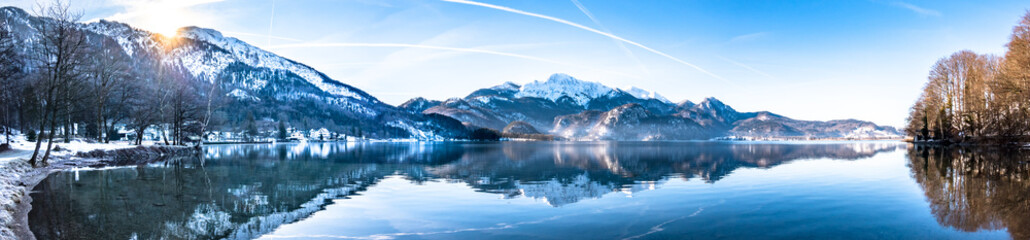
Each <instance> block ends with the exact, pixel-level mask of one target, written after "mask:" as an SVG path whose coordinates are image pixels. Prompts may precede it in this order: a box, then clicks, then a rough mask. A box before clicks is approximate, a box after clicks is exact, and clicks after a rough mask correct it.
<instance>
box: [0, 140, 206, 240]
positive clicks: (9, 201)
mask: <svg viewBox="0 0 1030 240" xmlns="http://www.w3.org/2000/svg"><path fill="white" fill-rule="evenodd" d="M66 153H67V154H62V155H59V156H54V158H52V159H50V163H49V165H47V166H45V167H36V168H34V167H32V166H30V165H29V164H28V163H27V162H26V161H25V160H24V159H20V158H19V159H13V160H11V161H7V162H4V163H0V169H3V172H0V206H2V207H3V211H2V212H0V221H3V222H4V223H3V224H2V226H0V238H2V239H35V235H34V234H33V233H32V230H31V229H30V228H29V221H28V218H29V212H30V211H32V197H31V192H32V189H34V188H35V187H36V185H38V184H39V183H40V182H42V181H43V179H46V177H47V176H50V174H52V173H56V172H60V171H63V170H67V169H72V168H77V167H102V166H125V165H134V164H147V163H153V162H158V161H162V160H167V159H170V158H174V157H184V156H187V155H194V154H196V153H197V150H195V149H194V148H190V147H185V146H156V145H151V146H136V147H132V148H122V149H113V150H103V149H97V150H92V151H88V152H83V151H79V152H74V153H70V152H66Z"/></svg>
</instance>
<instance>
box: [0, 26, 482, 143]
mask: <svg viewBox="0 0 1030 240" xmlns="http://www.w3.org/2000/svg"><path fill="white" fill-rule="evenodd" d="M0 23H3V26H6V27H8V28H9V30H11V33H12V34H11V35H12V37H13V38H14V39H15V40H16V41H17V42H18V43H19V46H23V47H22V48H20V49H18V50H19V54H21V55H23V56H24V57H25V58H26V59H30V58H31V54H32V52H33V51H36V49H38V48H40V46H41V43H39V41H40V39H41V32H40V30H39V29H42V26H43V25H45V24H56V21H55V20H53V19H50V18H43V17H37V16H32V15H30V14H28V13H27V12H25V11H24V10H22V9H20V8H16V7H3V8H0ZM75 27H76V28H77V29H79V30H81V31H82V32H83V33H85V35H86V38H87V46H86V48H88V49H89V50H96V49H97V48H103V47H105V46H116V47H113V48H114V49H112V50H113V51H108V52H109V54H119V55H123V56H122V57H123V58H122V59H126V60H127V61H128V62H130V63H129V65H130V66H131V69H132V70H131V71H134V73H133V75H136V76H144V77H142V79H138V81H154V80H153V79H151V78H152V77H149V76H154V75H155V73H158V72H159V70H158V69H160V71H166V72H170V73H166V74H168V75H175V76H182V77H183V78H184V81H186V82H187V83H188V84H197V85H201V84H213V85H217V86H218V89H219V92H217V93H216V94H219V95H221V96H225V97H226V98H227V100H226V101H227V103H226V104H225V105H224V106H223V107H221V108H220V109H219V112H220V113H221V115H224V116H225V118H228V119H229V121H230V122H231V121H232V120H235V121H237V122H238V121H241V119H242V118H243V116H245V115H248V114H252V115H253V116H255V117H256V118H258V119H266V120H268V121H281V120H285V121H289V122H291V125H294V126H301V125H307V126H308V128H319V127H323V126H333V127H331V128H336V129H331V130H334V131H340V132H343V131H347V132H349V131H350V130H351V129H361V133H362V134H364V135H366V136H367V137H372V138H418V139H446V138H462V137H464V136H467V135H468V132H469V131H468V130H467V129H466V128H465V127H464V126H462V124H461V123H460V122H457V121H455V120H453V119H451V118H448V117H443V116H438V115H425V114H419V113H411V112H409V111H405V110H401V109H398V108H397V107H394V106H391V105H389V104H385V103H383V102H381V101H380V100H378V99H376V98H375V97H373V96H372V95H369V94H368V93H366V92H364V91H362V90H360V89H357V88H355V87H353V86H350V85H347V84H345V83H343V82H341V81H338V80H336V79H332V78H330V77H328V76H326V75H325V74H323V73H321V72H319V71H317V70H315V69H314V68H311V67H309V66H307V65H304V64H302V63H299V62H296V61H293V60H290V59H287V58H284V57H281V56H279V55H276V54H274V53H271V52H269V51H266V50H263V49H260V48H258V47H255V46H253V45H250V44H248V43H246V42H243V41H241V40H239V39H236V38H232V37H226V36H223V35H222V34H221V33H220V32H218V31H215V30H212V29H205V28H198V27H186V28H181V29H179V30H178V33H177V34H176V35H175V36H162V35H160V34H155V33H152V32H148V31H146V30H142V29H137V28H133V27H132V26H129V25H127V24H124V23H118V22H113V21H106V20H99V21H96V22H91V23H77V24H75ZM105 43H106V44H105ZM282 116H286V118H288V119H282V118H283V117H282ZM227 125H231V124H227ZM216 127H217V126H216Z"/></svg>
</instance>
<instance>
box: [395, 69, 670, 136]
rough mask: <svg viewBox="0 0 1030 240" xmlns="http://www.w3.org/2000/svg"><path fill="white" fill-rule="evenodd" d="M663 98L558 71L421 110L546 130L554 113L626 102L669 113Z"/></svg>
mask: <svg viewBox="0 0 1030 240" xmlns="http://www.w3.org/2000/svg"><path fill="white" fill-rule="evenodd" d="M659 97H660V96H659ZM412 101H416V102H417V101H418V100H417V99H413V100H412ZM666 101H667V100H665V101H663V100H661V99H658V98H638V97H635V96H634V95H633V94H631V93H628V92H626V91H623V90H621V89H616V88H610V87H607V86H604V85H602V84H600V83H596V82H588V81H583V80H579V79H576V78H573V77H571V76H569V75H566V74H560V73H559V74H554V75H551V76H550V77H549V78H548V79H547V80H546V81H534V82H531V83H528V84H525V85H519V84H515V83H511V82H507V83H504V84H501V85H498V86H494V87H489V88H484V89H479V90H476V91H474V92H472V93H471V94H469V95H468V96H466V97H465V98H453V99H448V100H446V101H444V102H442V103H441V104H439V105H437V106H435V107H432V108H429V109H426V110H424V111H423V113H437V114H442V115H446V116H449V117H452V118H454V119H458V120H460V121H462V122H464V123H466V124H469V125H473V126H479V127H486V128H492V129H502V128H504V127H505V126H507V125H508V124H509V123H511V122H514V121H523V122H526V123H528V124H530V125H532V126H533V127H534V128H536V129H548V130H549V129H552V128H553V124H554V120H555V118H556V117H558V116H562V115H569V114H577V113H581V112H583V111H587V110H593V111H608V110H611V109H613V108H615V107H618V106H621V105H625V104H628V103H636V104H640V105H641V106H643V107H645V108H646V109H648V110H649V111H653V112H658V113H662V114H667V113H671V112H672V110H673V109H672V108H671V106H672V104H671V103H667V102H666Z"/></svg>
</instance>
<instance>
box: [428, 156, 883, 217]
mask: <svg viewBox="0 0 1030 240" xmlns="http://www.w3.org/2000/svg"><path fill="white" fill-rule="evenodd" d="M899 146H901V145H898V144H895V143H848V144H814V145H813V144H727V143H719V142H695V143H682V142H679V143H676V142H591V143H557V144H554V143H534V142H530V143H507V144H498V145H496V146H495V147H483V146H476V147H472V148H470V149H468V150H466V151H465V154H464V156H463V157H462V158H461V159H460V160H458V161H455V162H451V163H446V164H442V165H439V166H433V167H430V168H429V171H430V172H431V173H433V174H434V175H436V176H440V177H446V178H452V179H462V180H464V181H465V182H466V183H468V184H469V185H470V186H472V187H474V188H476V189H479V190H480V191H483V192H490V193H498V194H504V195H506V196H507V197H517V196H520V195H521V196H527V197H533V198H540V199H547V201H548V202H549V203H550V204H552V205H554V206H561V205H564V204H570V203H574V202H577V201H579V200H581V199H584V198H596V197H600V196H602V195H604V194H607V193H611V192H614V191H636V190H638V189H648V188H650V187H641V186H638V185H639V184H640V183H645V184H652V183H653V182H662V181H663V180H665V179H667V178H668V177H670V176H679V177H683V178H686V179H691V178H700V179H703V180H704V181H706V182H715V181H718V180H719V179H721V178H722V177H724V176H726V175H727V174H729V173H731V172H733V171H734V170H736V169H738V168H741V167H756V168H767V167H772V166H776V165H779V164H782V163H785V162H788V161H792V160H797V159H815V158H833V159H859V158H864V157H871V156H873V155H875V154H876V153H879V152H884V151H893V150H895V149H897V148H898V147H899Z"/></svg>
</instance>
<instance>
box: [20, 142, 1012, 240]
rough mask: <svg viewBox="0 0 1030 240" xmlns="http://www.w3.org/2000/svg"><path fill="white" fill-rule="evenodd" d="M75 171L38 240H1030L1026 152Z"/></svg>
mask: <svg viewBox="0 0 1030 240" xmlns="http://www.w3.org/2000/svg"><path fill="white" fill-rule="evenodd" d="M205 155H206V156H205V157H204V158H203V159H182V160H176V161H170V162H167V163H162V164H153V165H148V166H138V167H124V168H113V169H104V170H78V171H65V172H61V173H57V174H54V175H52V176H50V177H49V178H47V179H46V180H44V181H43V182H42V183H41V184H40V185H39V186H37V188H36V189H35V190H36V191H35V193H33V194H32V197H33V199H34V201H33V203H32V205H33V210H32V212H31V213H30V216H29V221H30V224H31V228H32V230H33V232H34V233H35V234H36V236H37V237H38V238H40V239H212V238H229V239H250V238H265V239H284V238H285V239H754V238H760V239H798V238H800V239H899V238H905V239H1008V238H1015V239H1028V238H1030V167H1028V163H1027V159H1028V158H1027V157H1025V156H1024V155H1026V154H1021V153H1020V152H1013V151H1001V150H970V149H930V148H915V147H910V146H906V145H904V144H899V143H893V142H851V143H819V144H778V143H772V144H770V143H722V142H665V143H651V142H646V143H645V142H631V143H629V142H628V143H614V142H601V143H549V142H524V143H523V142H509V143H364V144H354V143H351V144H306V145H297V144H286V145H283V144H280V145H230V146H211V147H208V148H206V154H205Z"/></svg>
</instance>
